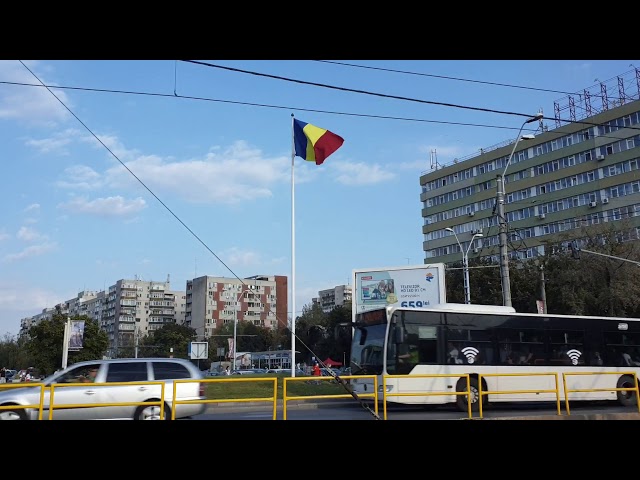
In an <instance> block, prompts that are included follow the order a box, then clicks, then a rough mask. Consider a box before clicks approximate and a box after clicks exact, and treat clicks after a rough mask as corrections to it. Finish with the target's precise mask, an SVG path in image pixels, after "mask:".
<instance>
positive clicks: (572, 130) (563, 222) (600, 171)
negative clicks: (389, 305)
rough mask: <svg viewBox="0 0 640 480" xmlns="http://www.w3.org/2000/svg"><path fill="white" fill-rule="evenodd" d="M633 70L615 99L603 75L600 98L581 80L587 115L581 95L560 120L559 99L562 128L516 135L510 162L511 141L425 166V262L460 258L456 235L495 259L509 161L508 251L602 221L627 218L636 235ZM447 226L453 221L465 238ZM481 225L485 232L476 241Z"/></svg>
mask: <svg viewBox="0 0 640 480" xmlns="http://www.w3.org/2000/svg"><path fill="white" fill-rule="evenodd" d="M634 78H635V82H636V83H635V84H632V85H631V87H633V88H629V87H628V88H627V91H626V92H625V90H624V88H622V87H621V85H624V81H622V82H621V81H618V92H616V93H619V95H616V96H615V102H614V101H613V100H611V101H610V100H608V99H607V97H606V92H607V90H606V88H605V86H604V84H602V88H601V89H600V91H599V92H597V93H598V96H599V98H600V101H601V102H602V104H601V105H600V107H599V108H596V106H595V104H592V103H590V102H587V100H585V99H588V98H592V99H595V94H593V97H589V96H588V92H587V91H586V90H585V94H584V95H582V96H581V99H582V101H583V102H584V104H583V107H584V117H583V119H582V120H577V118H578V115H577V114H576V110H577V109H578V104H577V103H578V100H577V99H573V98H571V97H569V98H568V100H567V103H568V105H569V107H568V110H569V111H568V112H566V115H567V117H570V118H571V120H569V123H566V124H564V125H562V126H561V121H562V119H560V117H559V114H560V108H559V106H558V104H556V105H555V111H556V127H557V128H556V129H554V130H550V129H549V128H548V127H547V126H545V127H544V128H542V131H541V132H540V133H538V134H537V135H535V136H534V138H533V139H529V140H525V139H522V140H520V141H519V142H518V143H517V148H516V150H515V151H514V152H513V156H512V157H511V162H510V163H509V164H508V167H507V162H508V159H509V157H510V155H511V152H512V150H513V147H514V143H513V141H511V142H509V143H508V144H501V145H497V146H494V147H489V148H488V149H483V150H482V151H481V153H480V154H479V155H474V156H473V157H470V158H465V159H456V160H455V161H454V163H451V164H449V165H446V166H439V165H437V163H436V165H435V167H434V166H432V168H433V171H430V172H429V173H424V174H423V175H422V176H421V177H420V185H421V187H422V193H421V196H420V200H421V201H422V204H423V209H422V217H423V219H424V224H423V227H422V231H423V234H424V238H423V250H424V252H425V263H434V262H444V263H451V262H457V261H460V260H461V259H462V257H461V250H460V245H461V246H462V248H463V249H464V251H465V252H466V251H467V248H469V247H470V250H469V257H470V258H473V257H474V256H483V257H485V256H487V257H491V258H492V259H493V260H494V261H496V262H497V261H499V227H498V218H497V216H496V213H497V211H498V209H496V193H497V190H496V180H497V176H498V175H502V173H503V172H504V171H505V167H507V170H506V173H505V183H506V186H505V204H504V205H505V213H506V221H507V222H508V241H509V255H510V256H511V257H515V256H517V257H519V258H531V257H536V256H538V255H541V254H543V253H544V246H543V242H544V241H547V240H548V241H555V240H558V239H560V235H561V234H562V232H567V231H570V230H572V229H578V228H581V227H584V226H586V227H589V226H591V225H595V224H601V223H604V222H619V221H620V220H627V221H628V225H629V226H631V227H632V234H631V236H630V237H631V238H629V239H634V238H640V235H639V234H640V101H639V100H638V91H639V90H640V88H639V84H640V71H638V70H636V76H635V77H634ZM619 80H620V79H619ZM632 91H633V92H635V93H633V94H632V95H631V96H630V92H632ZM602 92H604V95H603V94H602ZM612 98H613V95H612ZM594 103H595V101H594ZM525 120H526V119H525ZM532 125H533V126H534V127H535V126H537V125H538V124H537V123H535V124H532ZM525 133H528V132H526V131H525ZM447 228H452V229H453V230H454V231H455V233H456V234H457V237H458V239H459V241H460V245H459V244H458V241H457V240H456V237H455V236H454V235H453V233H451V232H450V231H448V230H447ZM475 233H482V237H476V239H475V240H473V242H474V244H473V245H471V246H470V245H469V242H470V241H471V240H472V237H473V235H474V234H475ZM514 246H516V247H517V248H514Z"/></svg>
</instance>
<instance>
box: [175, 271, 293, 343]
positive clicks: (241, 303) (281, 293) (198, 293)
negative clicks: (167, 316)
mask: <svg viewBox="0 0 640 480" xmlns="http://www.w3.org/2000/svg"><path fill="white" fill-rule="evenodd" d="M287 294H288V286H287V277H285V276H279V275H273V276H267V275H256V276H253V277H247V278H245V279H244V280H239V279H237V278H225V277H210V276H203V277H198V278H194V279H193V280H188V281H187V291H186V296H187V298H186V313H185V321H184V323H185V325H187V326H189V327H191V328H193V329H195V331H196V334H197V335H198V336H199V337H203V338H208V337H209V336H210V335H212V334H213V330H214V329H215V328H217V327H219V326H221V325H224V324H226V323H233V322H235V321H236V319H237V321H251V322H253V324H254V325H258V326H261V327H268V328H273V329H276V328H284V327H286V326H287V324H288V321H287V311H288V310H287V308H288V299H287Z"/></svg>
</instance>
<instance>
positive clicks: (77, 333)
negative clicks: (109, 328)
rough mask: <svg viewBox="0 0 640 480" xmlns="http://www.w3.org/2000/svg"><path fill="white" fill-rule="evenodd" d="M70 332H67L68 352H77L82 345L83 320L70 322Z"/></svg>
mask: <svg viewBox="0 0 640 480" xmlns="http://www.w3.org/2000/svg"><path fill="white" fill-rule="evenodd" d="M70 325H71V331H70V332H69V344H68V346H67V348H68V349H70V350H79V349H81V348H82V347H83V345H84V320H72V321H71V323H70Z"/></svg>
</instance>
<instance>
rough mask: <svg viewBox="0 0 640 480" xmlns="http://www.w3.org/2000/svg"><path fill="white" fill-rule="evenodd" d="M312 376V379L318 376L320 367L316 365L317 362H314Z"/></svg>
mask: <svg viewBox="0 0 640 480" xmlns="http://www.w3.org/2000/svg"><path fill="white" fill-rule="evenodd" d="M313 376H314V377H319V376H320V365H318V362H316V363H315V365H314V366H313Z"/></svg>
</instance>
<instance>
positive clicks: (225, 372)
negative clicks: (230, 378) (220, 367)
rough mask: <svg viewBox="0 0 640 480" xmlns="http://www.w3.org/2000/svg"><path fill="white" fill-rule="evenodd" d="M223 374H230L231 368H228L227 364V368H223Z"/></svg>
mask: <svg viewBox="0 0 640 480" xmlns="http://www.w3.org/2000/svg"><path fill="white" fill-rule="evenodd" d="M224 374H225V375H231V369H230V368H229V365H227V368H225V369H224Z"/></svg>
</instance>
